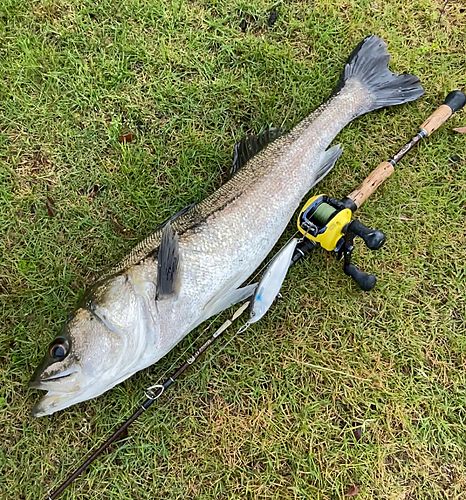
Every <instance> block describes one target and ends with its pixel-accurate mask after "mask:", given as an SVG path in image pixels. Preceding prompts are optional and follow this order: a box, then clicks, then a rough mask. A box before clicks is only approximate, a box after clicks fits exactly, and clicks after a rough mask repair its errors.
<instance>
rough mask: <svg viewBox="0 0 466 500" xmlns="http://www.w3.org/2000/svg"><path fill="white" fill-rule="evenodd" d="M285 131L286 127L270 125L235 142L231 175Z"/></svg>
mask: <svg viewBox="0 0 466 500" xmlns="http://www.w3.org/2000/svg"><path fill="white" fill-rule="evenodd" d="M284 133H285V129H284V127H282V128H274V127H270V128H269V129H267V130H264V132H261V133H260V134H256V135H246V136H244V137H243V138H242V139H241V140H240V141H239V142H237V143H236V144H235V148H234V149H233V165H232V166H231V169H230V177H232V176H233V175H235V174H236V172H238V170H239V169H240V168H242V167H244V165H246V163H247V162H248V161H249V160H250V159H251V158H252V157H253V156H255V155H256V154H257V153H259V152H260V151H262V150H263V149H264V148H265V147H266V146H267V145H268V144H270V143H271V142H273V141H274V140H275V139H277V138H278V137H280V136H281V135H283V134H284Z"/></svg>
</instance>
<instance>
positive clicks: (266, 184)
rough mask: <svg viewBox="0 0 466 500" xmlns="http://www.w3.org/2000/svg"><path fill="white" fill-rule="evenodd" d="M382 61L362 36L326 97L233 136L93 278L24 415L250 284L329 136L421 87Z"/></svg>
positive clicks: (321, 170)
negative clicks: (275, 122) (179, 202)
mask: <svg viewBox="0 0 466 500" xmlns="http://www.w3.org/2000/svg"><path fill="white" fill-rule="evenodd" d="M389 59H390V56H389V55H388V53H387V50H386V44H385V43H384V42H383V40H381V39H380V38H378V37H376V36H374V35H371V36H369V37H367V38H366V39H364V40H363V41H362V42H361V43H360V44H359V45H358V46H357V47H356V49H355V50H354V51H353V53H352V54H351V56H350V58H349V60H348V62H347V64H346V66H345V68H344V71H343V73H342V75H341V78H340V80H339V82H338V84H337V87H336V89H335V91H334V93H333V95H332V97H331V98H330V99H329V100H328V101H327V102H326V103H324V104H323V105H321V106H320V107H319V108H318V109H317V110H316V111H315V112H314V113H312V114H311V115H310V116H309V117H307V118H305V119H304V120H303V121H301V122H300V123H299V124H298V125H297V126H295V127H294V128H293V129H292V130H291V131H290V132H289V133H288V134H286V135H283V134H282V135H280V133H279V131H277V130H270V131H267V132H266V133H264V134H262V135H260V136H257V137H252V138H251V137H249V138H248V139H246V141H243V142H242V143H240V145H239V146H238V147H237V148H236V149H235V168H234V170H235V171H234V172H233V175H232V178H231V179H230V180H229V181H228V182H226V184H224V185H223V186H222V187H221V188H220V189H218V190H217V191H216V192H214V193H213V194H212V195H211V196H209V197H208V198H206V199H205V200H204V201H202V202H200V203H199V204H193V205H192V206H189V207H187V208H186V209H184V210H183V211H181V212H180V213H178V214H177V215H176V216H174V217H172V218H171V219H170V220H169V221H168V222H167V223H166V224H165V225H163V226H162V227H160V228H159V229H157V230H156V231H155V232H154V233H153V234H152V235H151V236H149V237H148V238H147V239H145V240H144V241H142V242H141V243H140V244H139V245H137V246H136V247H135V249H134V250H133V251H132V252H131V253H130V254H129V255H128V257H127V258H126V259H124V260H123V261H122V262H121V263H120V264H119V265H118V266H116V267H115V268H114V270H113V272H112V273H110V274H107V275H106V276H104V277H103V278H102V279H101V280H99V281H98V282H97V283H96V284H95V285H94V286H93V287H92V288H91V289H90V290H89V291H88V292H87V294H86V297H85V300H84V301H83V303H82V304H81V305H80V306H79V307H78V308H77V310H76V311H75V313H74V314H73V315H72V316H71V318H70V319H68V321H67V322H66V324H65V325H64V327H63V329H62V331H61V333H60V334H59V335H58V337H57V338H56V339H55V340H54V341H53V342H52V343H51V344H50V346H49V348H48V351H47V353H46V355H45V358H44V359H43V361H42V363H41V365H40V366H39V367H38V368H37V370H36V371H35V373H34V375H33V377H32V380H31V382H30V383H29V385H30V387H33V388H37V389H42V390H44V391H48V392H47V394H46V395H45V396H44V397H43V398H42V399H41V400H40V401H39V402H38V403H37V404H36V405H35V406H34V408H33V409H32V414H33V415H35V416H43V415H49V414H51V413H54V412H56V411H58V410H62V409H63V408H67V407H69V406H71V405H73V404H76V403H78V402H80V401H84V400H87V399H90V398H94V397H96V396H99V395H100V394H102V393H104V392H105V391H108V390H109V389H110V388H112V387H114V386H115V385H116V384H118V383H120V382H122V381H123V380H125V379H127V378H128V377H130V376H131V375H133V374H134V373H136V372H137V371H139V370H142V369H143V368H146V367H148V366H150V365H152V364H153V363H155V362H156V361H158V360H159V359H160V358H161V357H163V356H164V355H165V354H167V352H168V351H170V350H171V349H172V348H173V347H174V346H175V345H176V344H177V343H178V342H180V340H181V339H183V337H185V336H186V335H187V334H188V333H189V332H190V331H191V330H193V329H194V328H195V327H196V326H198V325H199V324H200V323H202V322H203V321H205V320H206V319H207V318H209V317H211V316H212V315H214V314H217V313H219V312H221V311H222V310H224V309H226V308H227V307H229V306H231V305H233V304H235V303H237V302H239V301H242V300H245V299H246V298H248V297H249V296H251V295H252V294H253V293H254V288H255V287H254V286H253V285H250V286H247V287H243V288H239V287H240V286H241V284H242V283H244V282H245V281H246V280H247V279H248V277H250V276H251V274H252V273H253V272H254V270H255V269H256V268H257V267H258V266H259V265H260V263H261V262H262V261H263V260H264V259H265V257H266V256H267V254H268V253H269V252H270V251H271V249H272V248H273V246H274V245H275V243H276V242H277V241H278V239H279V237H280V235H281V234H282V233H283V231H284V230H285V228H286V226H287V224H288V222H289V221H290V219H291V217H292V216H293V213H294V212H295V210H296V209H297V207H298V206H299V204H300V202H301V200H302V199H303V197H304V196H305V195H306V193H307V192H308V191H309V190H310V189H311V188H312V187H313V186H314V185H315V184H316V183H317V182H319V181H320V180H321V179H322V178H323V177H324V176H325V175H327V173H328V172H329V171H330V170H331V169H332V167H333V166H334V164H335V162H336V160H337V159H338V157H339V156H340V155H341V153H342V149H341V148H340V146H339V145H337V146H334V147H332V148H330V149H328V150H327V148H328V146H329V145H330V143H331V142H332V140H333V139H334V137H335V136H336V135H337V134H338V133H339V132H340V130H341V129H342V128H343V127H344V126H345V125H347V124H348V123H349V122H350V121H351V120H353V119H354V118H356V117H358V116H361V115H363V114H364V113H367V112H369V111H372V110H374V109H377V108H382V107H385V106H391V105H395V104H402V103H405V102H408V101H413V100H415V99H417V98H418V97H420V96H421V95H422V94H423V93H424V90H423V88H422V86H421V85H420V83H419V80H418V79H417V78H416V77H414V76H412V75H406V74H405V75H396V74H394V73H392V72H390V71H389V69H388V61H389ZM264 146H265V147H264ZM261 148H262V149H261ZM254 153H256V154H254ZM243 164H244V165H243ZM239 167H241V168H239Z"/></svg>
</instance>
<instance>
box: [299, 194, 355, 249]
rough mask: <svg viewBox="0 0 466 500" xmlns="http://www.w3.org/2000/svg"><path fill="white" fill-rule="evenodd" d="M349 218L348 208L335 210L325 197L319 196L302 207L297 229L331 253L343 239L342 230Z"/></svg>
mask: <svg viewBox="0 0 466 500" xmlns="http://www.w3.org/2000/svg"><path fill="white" fill-rule="evenodd" d="M351 216H352V212H351V210H350V209H349V208H344V209H339V208H336V207H335V206H333V205H331V204H329V203H328V197H327V196H325V195H322V194H319V195H317V196H314V197H312V198H311V199H310V200H309V201H308V202H307V203H306V204H305V205H304V207H303V209H302V210H301V212H300V214H299V217H298V229H299V231H300V232H301V233H302V234H303V235H304V236H306V238H309V239H310V240H312V241H316V242H317V243H320V245H321V247H322V248H325V250H328V251H333V250H335V248H336V246H337V244H338V242H339V241H340V240H341V238H343V236H344V234H343V228H344V227H345V226H346V225H347V224H349V223H350V222H351Z"/></svg>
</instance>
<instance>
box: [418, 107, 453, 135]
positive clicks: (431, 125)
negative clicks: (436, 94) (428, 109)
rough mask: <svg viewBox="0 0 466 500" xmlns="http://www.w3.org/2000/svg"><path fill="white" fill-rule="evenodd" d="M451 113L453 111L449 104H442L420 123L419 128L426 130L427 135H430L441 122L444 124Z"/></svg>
mask: <svg viewBox="0 0 466 500" xmlns="http://www.w3.org/2000/svg"><path fill="white" fill-rule="evenodd" d="M452 114H453V111H452V109H451V108H450V106H447V105H446V104H442V105H441V106H440V107H439V108H437V109H436V110H435V111H434V112H433V113H432V114H431V115H430V116H429V118H427V120H426V121H425V122H424V123H423V124H422V125H421V129H424V130H425V131H426V132H427V135H430V134H431V133H432V132H434V131H435V130H437V129H438V128H439V127H440V126H441V125H442V124H444V123H445V122H446V121H447V120H448V118H450V116H451V115H452Z"/></svg>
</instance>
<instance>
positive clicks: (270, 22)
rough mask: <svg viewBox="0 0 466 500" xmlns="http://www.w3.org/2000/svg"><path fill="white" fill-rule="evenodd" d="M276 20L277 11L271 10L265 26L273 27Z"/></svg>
mask: <svg viewBox="0 0 466 500" xmlns="http://www.w3.org/2000/svg"><path fill="white" fill-rule="evenodd" d="M277 19H278V14H277V11H276V10H273V11H272V12H271V13H270V16H269V19H268V21H267V24H268V25H269V26H273V25H274V24H275V23H276V22H277Z"/></svg>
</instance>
